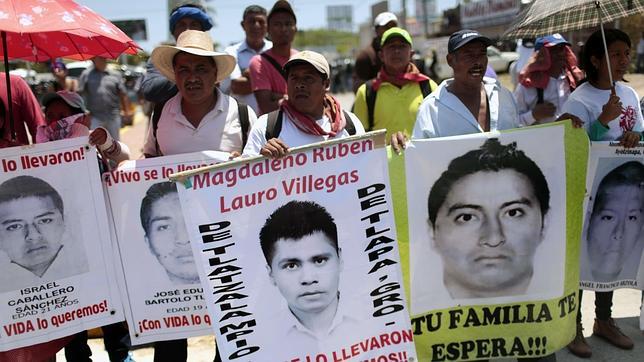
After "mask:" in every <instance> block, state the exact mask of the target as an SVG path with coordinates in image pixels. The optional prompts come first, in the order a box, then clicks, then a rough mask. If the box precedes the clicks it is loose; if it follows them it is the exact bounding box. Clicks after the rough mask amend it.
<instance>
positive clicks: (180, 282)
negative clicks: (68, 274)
mask: <svg viewBox="0 0 644 362" xmlns="http://www.w3.org/2000/svg"><path fill="white" fill-rule="evenodd" d="M228 157H229V154H228V153H226V152H213V151H205V152H196V153H187V154H182V155H175V156H165V157H157V158H151V159H145V160H137V161H128V162H125V163H124V164H122V165H121V166H119V168H118V169H116V170H114V171H112V172H109V173H104V174H103V183H104V185H105V187H106V189H107V192H108V196H109V204H110V209H111V213H112V217H113V225H115V227H114V230H113V232H114V233H115V234H116V235H115V236H116V237H115V240H116V241H117V244H118V251H119V256H118V258H119V259H120V266H121V268H120V272H121V273H120V274H121V277H120V278H119V282H120V285H121V288H120V289H121V291H122V293H123V300H124V305H125V315H126V319H127V322H128V326H129V330H130V337H131V340H132V344H134V345H138V344H143V343H150V342H154V341H162V340H173V339H180V338H187V337H192V336H200V335H206V334H210V333H212V332H211V328H210V325H209V322H210V318H209V316H208V313H207V311H206V303H205V300H204V299H203V289H202V287H201V284H200V283H199V274H198V273H197V267H196V265H195V259H194V257H193V254H192V249H191V247H190V242H189V239H188V234H187V232H186V227H185V223H184V220H183V214H182V212H181V204H180V203H179V196H178V194H177V186H176V183H175V182H172V181H169V180H168V176H169V175H170V174H172V173H175V172H181V171H185V170H189V169H194V168H197V167H200V166H206V165H214V164H217V163H219V162H222V161H227V160H228Z"/></svg>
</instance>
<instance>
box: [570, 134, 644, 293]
mask: <svg viewBox="0 0 644 362" xmlns="http://www.w3.org/2000/svg"><path fill="white" fill-rule="evenodd" d="M643 154H644V142H640V143H639V145H638V146H637V147H634V148H623V147H621V146H620V145H619V143H618V142H593V143H592V146H591V149H590V157H589V161H588V162H589V165H588V175H587V181H586V190H588V193H589V198H588V201H587V203H586V213H585V217H584V228H583V238H582V249H581V252H582V253H581V275H580V285H581V287H582V288H583V289H588V290H598V291H609V290H614V289H618V288H635V289H642V288H643V287H644V259H642V250H644V156H643Z"/></svg>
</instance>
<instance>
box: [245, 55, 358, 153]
mask: <svg viewBox="0 0 644 362" xmlns="http://www.w3.org/2000/svg"><path fill="white" fill-rule="evenodd" d="M284 72H285V74H286V79H287V83H288V86H287V89H288V98H287V99H286V100H285V101H283V102H282V103H281V105H280V107H279V109H278V110H276V111H273V112H271V113H268V114H265V115H263V116H261V117H260V118H259V120H258V121H257V123H256V124H255V125H254V126H253V129H251V132H250V134H249V135H248V144H247V145H246V147H245V148H244V154H245V155H258V154H262V155H264V156H267V157H272V158H279V157H283V156H284V155H286V154H287V153H288V149H289V146H293V147H297V146H303V145H307V144H311V143H315V142H321V141H325V140H328V139H336V138H344V137H348V136H350V135H354V134H362V133H364V128H363V126H362V123H360V120H358V117H356V116H355V115H354V114H353V113H351V112H347V111H345V110H343V109H342V108H341V107H340V102H338V100H337V99H335V98H334V97H333V96H331V95H330V94H328V93H327V92H328V90H329V82H330V81H329V79H330V78H329V77H330V75H331V72H330V70H329V63H328V62H327V61H326V59H325V58H324V56H322V54H319V53H316V52H313V51H309V50H305V51H302V52H299V53H297V54H295V55H294V56H292V57H291V59H290V60H289V61H288V62H287V63H286V64H285V65H284Z"/></svg>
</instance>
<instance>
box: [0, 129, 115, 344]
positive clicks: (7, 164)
mask: <svg viewBox="0 0 644 362" xmlns="http://www.w3.org/2000/svg"><path fill="white" fill-rule="evenodd" d="M0 164H1V171H2V172H1V173H0V296H1V298H2V300H3V301H6V302H5V303H2V307H0V311H2V318H1V319H0V323H2V326H3V328H2V329H1V332H0V350H7V349H12V348H16V347H21V346H26V345H32V344H36V343H41V342H45V341H49V340H51V339H53V338H58V337H64V336H67V335H71V334H74V333H76V332H79V331H83V330H86V329H88V328H93V327H98V326H101V325H105V324H110V323H114V322H118V321H120V320H123V318H124V315H123V313H122V312H121V310H122V307H121V300H120V295H119V291H118V288H117V284H116V278H115V276H114V275H115V272H114V264H113V259H112V255H113V249H112V244H111V238H110V231H109V227H108V224H107V222H106V221H107V213H106V208H105V199H104V198H103V191H102V189H101V183H100V172H99V168H98V160H97V156H96V150H95V149H94V148H92V147H89V146H88V145H87V138H77V139H73V140H66V141H58V142H51V143H47V144H42V145H36V146H31V147H29V148H8V149H3V150H0ZM88 210H89V212H88Z"/></svg>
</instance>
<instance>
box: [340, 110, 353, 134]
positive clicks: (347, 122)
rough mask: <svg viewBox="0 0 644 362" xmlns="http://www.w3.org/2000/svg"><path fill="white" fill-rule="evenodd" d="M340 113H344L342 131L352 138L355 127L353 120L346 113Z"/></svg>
mask: <svg viewBox="0 0 644 362" xmlns="http://www.w3.org/2000/svg"><path fill="white" fill-rule="evenodd" d="M342 113H344V120H345V125H344V129H345V130H346V131H347V133H348V134H349V136H354V135H355V134H356V125H355V124H353V119H351V117H350V116H349V113H347V111H345V110H342Z"/></svg>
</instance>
